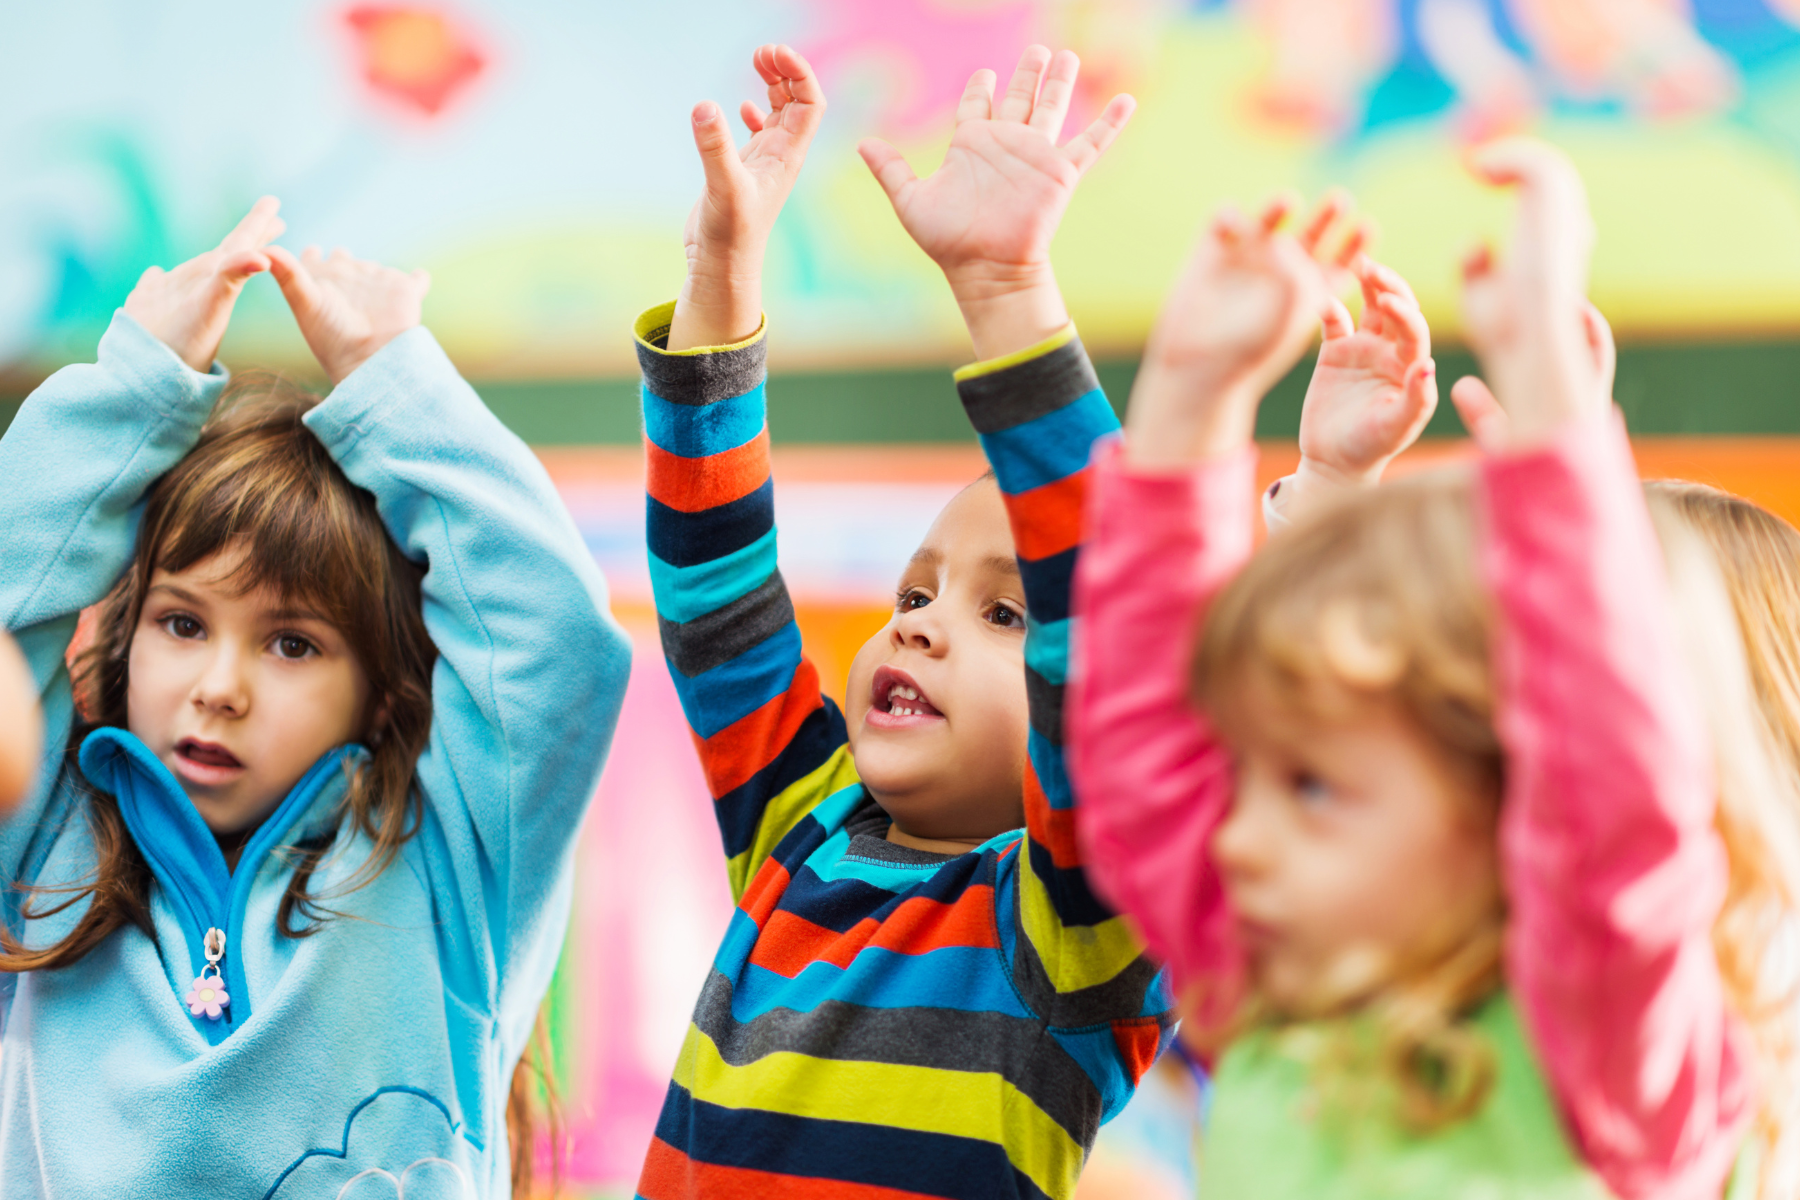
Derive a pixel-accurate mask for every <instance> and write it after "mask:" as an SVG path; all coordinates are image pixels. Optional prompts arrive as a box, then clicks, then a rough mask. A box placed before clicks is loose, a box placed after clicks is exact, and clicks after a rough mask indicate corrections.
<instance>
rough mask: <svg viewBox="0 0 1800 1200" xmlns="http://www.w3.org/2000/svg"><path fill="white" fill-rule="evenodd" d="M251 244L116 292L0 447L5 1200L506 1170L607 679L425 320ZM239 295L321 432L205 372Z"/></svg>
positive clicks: (496, 1186) (498, 454) (558, 554)
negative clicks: (281, 302) (264, 298)
mask: <svg viewBox="0 0 1800 1200" xmlns="http://www.w3.org/2000/svg"><path fill="white" fill-rule="evenodd" d="M281 228H282V226H281V222H280V220H279V218H278V217H277V216H276V215H275V202H274V201H273V200H265V201H263V202H261V203H259V204H258V205H257V207H256V208H255V209H253V210H252V211H251V213H250V215H249V216H248V217H247V218H245V220H244V222H243V223H242V224H240V225H239V226H238V228H237V229H236V230H234V231H233V233H232V234H231V235H230V236H229V237H227V238H226V240H225V241H224V242H223V243H222V244H221V245H220V246H219V248H218V249H216V250H214V251H211V252H209V253H208V254H205V255H202V256H200V257H199V258H197V259H194V260H192V261H191V262H189V263H186V264H184V265H183V266H181V267H179V268H177V269H175V270H174V271H172V272H169V273H167V274H164V273H162V272H160V271H156V270H154V269H153V270H152V271H150V272H147V273H146V274H145V276H144V278H143V280H141V281H140V282H139V284H138V287H137V289H136V290H135V291H134V292H133V293H132V295H131V297H130V298H129V299H128V300H127V301H126V304H125V307H124V309H123V310H122V312H121V313H120V314H119V315H117V316H116V317H115V318H114V319H113V323H112V326H111V328H110V329H108V331H107V333H106V336H105V337H104V338H103V339H102V341H101V343H100V354H99V362H98V364H96V365H92V366H73V367H69V368H66V369H65V370H63V371H60V372H58V373H57V374H56V375H54V376H53V377H51V379H49V380H48V381H47V382H46V383H45V384H44V385H43V386H42V387H41V388H39V389H38V390H37V391H36V392H35V393H33V394H32V396H31V397H30V399H28V400H27V401H26V402H25V404H24V406H23V407H22V408H21V409H20V411H19V414H18V416H17V418H16V419H15V420H14V422H13V424H12V427H11V429H10V430H8V432H7V433H6V436H5V438H4V439H0V481H3V482H0V619H3V620H4V624H5V627H6V628H7V629H8V630H10V631H11V632H12V633H13V635H14V636H15V637H16V638H17V639H18V640H19V643H20V645H21V647H22V648H23V649H24V651H25V654H26V657H27V659H28V661H29V663H30V665H31V668H32V671H33V673H34V675H35V677H36V682H37V685H38V688H39V689H40V696H41V698H42V702H43V708H44V715H45V720H46V730H47V738H46V747H47V749H46V760H45V762H44V764H43V770H42V771H41V773H40V776H39V782H38V785H37V787H36V790H35V793H34V794H32V795H30V796H28V797H27V799H26V801H25V803H24V805H23V806H22V807H21V809H20V810H19V811H18V812H17V813H16V814H14V815H13V816H12V817H11V818H9V819H8V820H6V821H5V823H4V824H0V874H3V875H4V876H5V878H6V879H7V880H8V881H16V882H17V883H19V884H21V885H24V886H23V887H21V888H18V889H15V890H14V893H13V895H12V896H11V897H10V898H9V899H7V900H6V901H5V902H4V903H5V905H6V908H5V911H4V917H5V920H4V929H5V934H4V941H5V945H4V953H0V968H4V970H5V971H6V972H7V973H6V974H5V975H3V976H0V978H3V979H4V981H5V983H4V989H5V990H4V995H0V1011H4V1016H5V1033H4V1043H3V1046H0V1195H4V1196H6V1197H8V1198H9V1200H17V1198H21V1197H30V1196H74V1197H90V1196H102V1195H104V1196H158V1197H161V1196H172V1195H189V1196H199V1195H204V1196H209V1197H215V1196H216V1197H270V1196H279V1197H289V1196H296V1197H297V1196H306V1197H319V1196H322V1197H334V1196H345V1197H352V1198H355V1197H373V1196H385V1197H392V1196H394V1195H396V1194H403V1195H405V1196H406V1197H408V1198H409V1200H419V1198H420V1197H439V1196H446V1197H448V1196H454V1197H459V1198H461V1197H465V1196H480V1197H488V1196H505V1195H508V1194H510V1192H511V1189H512V1179H511V1177H510V1176H511V1170H512V1161H513V1159H514V1158H515V1157H516V1156H517V1155H518V1153H519V1152H520V1151H525V1152H527V1153H529V1151H530V1146H529V1145H523V1146H521V1145H518V1144H516V1143H515V1144H511V1145H509V1137H508V1103H509V1094H510V1091H511V1089H510V1088H509V1081H511V1080H512V1079H513V1076H514V1071H515V1066H516V1064H518V1062H519V1059H520V1055H521V1052H522V1051H523V1049H524V1048H525V1045H526V1042H527V1040H528V1038H529V1036H530V1034H531V1030H532V1027H533V1023H534V1018H535V1016H536V1013H537V1010H538V1005H539V1002H540V1000H541V998H542V996H543V994H544V991H545V989H546V987H547V986H548V984H549V981H550V975H551V971H552V969H553V967H554V965H555V962H556V957H557V953H558V951H559V949H560V947H561V944H562V938H563V933H564V929H565V926H566V923H567V918H568V911H569V896H570V873H571V858H572V855H571V850H572V847H573V844H574V841H575V834H576V830H577V827H578V825H579V823H580V820H581V816H582V812H583V809H584V806H585V805H586V803H587V800H588V797H589V796H590V795H591V793H592V791H593V787H594V784H595V781H596V778H597V776H598V774H599V771H600V766H601V763H602V761H603V760H604V758H605V754H606V749H607V746H608V743H609V741H610V739H611V736H612V731H613V727H614V725H615V723H616V720H617V717H618V713H619V705H620V701H621V698H622V696H623V693H624V688H625V679H626V674H627V667H628V654H629V651H628V645H627V642H626V639H625V637H624V636H623V635H622V634H621V632H620V631H619V629H618V627H617V626H616V625H615V624H614V623H613V621H612V620H611V618H610V617H609V616H608V615H607V609H606V591H605V585H604V582H603V581H602V579H601V577H600V574H599V572H598V571H597V569H596V568H595V566H594V563H593V559H592V558H591V556H590V555H589V554H588V552H587V550H586V549H585V548H584V546H583V544H582V540H581V538H580V536H579V535H578V534H577V532H576V530H575V527H574V525H573V523H572V522H571V521H570V519H569V517H568V515H567V514H566V512H565V511H564V509H563V507H562V505H561V504H560V502H559V501H558V499H557V496H556V493H555V491H554V490H553V489H552V487H551V484H550V480H549V479H548V477H547V476H546V475H545V473H544V471H543V469H542V467H541V466H540V465H539V464H538V462H537V460H536V459H535V458H534V457H533V456H532V455H531V453H530V452H529V451H528V450H527V449H526V448H525V446H524V445H523V444H522V443H520V442H519V440H518V439H517V438H515V437H514V436H513V435H512V434H511V433H509V432H508V431H507V430H506V429H505V428H504V427H502V426H501V424H500V423H499V422H498V421H497V420H495V419H494V417H493V416H492V415H491V414H490V413H489V412H488V411H487V410H486V409H485V408H484V407H483V406H482V404H481V402H480V400H479V399H478V398H477V397H476V395H475V393H474V392H473V391H472V390H471V389H470V388H469V387H468V385H467V384H465V383H464V382H463V381H462V380H461V379H460V378H459V377H458V375H457V373H456V371H455V369H454V368H453V367H452V366H451V364H450V362H449V360H448V359H447V358H445V356H444V354H443V351H442V350H440V349H439V348H438V345H437V343H436V342H435V341H434V340H433V339H432V337H431V335H430V334H429V333H428V332H426V331H425V330H424V329H423V328H419V327H418V320H419V308H420V301H421V299H422V297H423V295H424V292H425V288H426V286H427V281H426V280H425V278H424V277H423V276H422V275H416V276H414V275H406V274H403V273H401V272H398V271H392V270H389V269H387V268H384V267H380V266H377V265H375V264H372V263H363V262H358V261H356V260H354V259H350V258H348V257H347V256H344V255H342V254H341V252H340V253H339V254H336V255H333V256H332V257H331V258H330V259H321V258H319V257H318V256H317V255H316V254H315V253H313V252H311V251H309V252H308V254H307V255H306V256H304V258H300V259H297V258H295V257H294V256H293V255H290V254H288V253H287V252H286V251H285V250H282V249H280V248H279V247H275V246H271V245H269V244H268V243H269V242H270V241H271V240H272V239H273V238H274V237H275V236H277V235H278V234H279V232H280V230H281ZM262 270H271V271H272V272H273V274H274V275H275V277H276V279H277V281H278V282H279V283H280V284H281V286H282V290H283V292H284V293H285V295H286V296H287V298H288V301H289V304H290V306H291V307H292V308H293V310H294V313H295V316H296V318H297V319H298V321H299V324H300V329H301V332H302V333H303V334H304V335H305V337H306V340H307V342H308V344H309V345H310V346H311V347H312V349H313V352H314V353H315V354H316V355H317V356H318V358H319V361H320V363H321V365H322V366H324V368H325V371H326V374H327V375H328V376H330V378H331V380H332V382H333V383H334V385H335V389H334V390H333V391H332V392H331V394H330V395H329V396H328V397H327V398H326V399H325V400H324V401H322V402H317V403H315V402H314V401H313V400H312V399H311V397H307V396H304V395H301V394H298V393H297V392H296V391H295V390H294V389H292V388H284V386H283V385H281V384H280V383H279V381H270V380H264V381H261V382H251V383H249V384H246V383H245V382H244V381H239V382H238V383H237V384H235V385H233V386H232V387H230V388H229V389H228V388H227V382H226V378H225V375H224V373H223V371H222V370H221V369H220V368H219V367H217V366H216V365H215V364H214V363H213V355H214V353H215V352H216V350H217V348H218V344H219V339H220V336H221V335H222V334H223V332H224V328H225V324H226V322H227V320H228V319H229V317H230V312H231V307H232V304H233V302H234V301H235V298H236V296H237V293H238V291H239V289H241V287H242V286H243V284H244V282H245V280H246V279H248V278H249V277H250V276H251V275H254V274H256V273H257V272H259V271H262ZM222 393H225V395H224V400H223V402H222V403H221V402H220V401H221V394H222ZM215 405H217V411H216V412H215ZM96 604H98V608H97V609H96V610H95V616H94V621H93V625H92V633H91V635H87V634H84V635H83V639H82V640H84V641H86V640H88V639H89V637H91V644H90V645H89V648H88V649H87V650H86V651H85V652H84V653H82V654H80V655H78V656H76V657H74V658H73V660H72V661H73V663H74V670H73V674H71V670H70V669H69V667H68V666H67V665H65V664H66V663H67V662H69V661H71V659H70V657H69V646H70V643H71V640H72V639H74V638H75V637H76V630H77V617H78V614H80V613H81V611H82V610H83V609H84V608H87V607H88V606H90V605H96Z"/></svg>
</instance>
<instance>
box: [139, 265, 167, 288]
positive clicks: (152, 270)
mask: <svg viewBox="0 0 1800 1200" xmlns="http://www.w3.org/2000/svg"><path fill="white" fill-rule="evenodd" d="M163 274H164V272H163V269H162V268H161V267H145V268H144V273H143V274H142V275H139V276H138V280H137V286H138V287H143V286H144V285H145V284H149V283H154V282H155V281H156V280H158V279H161V278H162V277H163Z"/></svg>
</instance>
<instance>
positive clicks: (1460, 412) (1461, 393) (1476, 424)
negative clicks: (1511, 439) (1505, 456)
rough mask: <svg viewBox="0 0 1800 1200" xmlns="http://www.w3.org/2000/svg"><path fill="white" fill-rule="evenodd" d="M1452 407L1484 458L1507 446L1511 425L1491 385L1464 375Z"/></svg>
mask: <svg viewBox="0 0 1800 1200" xmlns="http://www.w3.org/2000/svg"><path fill="white" fill-rule="evenodd" d="M1450 403H1452V404H1454V405H1456V415H1457V416H1459V417H1461V418H1462V423H1463V425H1464V427H1465V428H1467V429H1468V431H1469V436H1470V437H1471V438H1473V439H1475V444H1476V445H1477V446H1479V447H1481V450H1482V453H1484V454H1495V453H1498V452H1499V451H1500V450H1502V449H1504V448H1505V446H1506V439H1507V433H1508V431H1509V429H1510V426H1511V421H1510V419H1509V418H1508V417H1507V415H1506V410H1505V409H1504V408H1501V407H1500V402H1499V401H1498V400H1496V399H1494V393H1493V392H1492V391H1490V390H1489V389H1488V385H1487V384H1486V383H1484V382H1483V381H1482V380H1481V379H1479V378H1477V377H1476V376H1474V375H1465V376H1463V377H1462V378H1461V379H1459V380H1457V381H1456V384H1455V386H1453V387H1452V388H1451V389H1450Z"/></svg>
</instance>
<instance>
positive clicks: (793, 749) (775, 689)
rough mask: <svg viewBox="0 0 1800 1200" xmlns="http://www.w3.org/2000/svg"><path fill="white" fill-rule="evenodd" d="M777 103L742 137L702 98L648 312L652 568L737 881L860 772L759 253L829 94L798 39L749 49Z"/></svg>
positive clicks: (735, 884)
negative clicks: (792, 549) (806, 611)
mask: <svg viewBox="0 0 1800 1200" xmlns="http://www.w3.org/2000/svg"><path fill="white" fill-rule="evenodd" d="M755 62H756V69H757V71H758V73H759V74H761V76H762V78H763V81H764V82H765V83H766V84H767V85H768V89H769V105H770V111H769V112H768V113H766V114H765V113H764V112H763V111H762V110H761V109H759V108H757V107H756V106H755V105H753V104H749V103H746V104H745V105H744V106H743V114H742V115H743V118H744V122H745V124H746V125H747V126H748V127H749V128H750V130H751V132H752V136H751V138H750V141H749V142H748V143H747V144H746V145H745V146H744V147H743V148H742V150H739V149H738V147H736V146H735V145H734V144H733V142H732V139H731V135H730V132H729V130H728V129H727V127H726V124H725V120H724V117H723V115H722V114H721V113H720V111H719V109H718V106H717V105H715V104H712V103H711V102H706V103H702V104H700V105H697V106H696V107H695V109H694V141H695V144H696V146H697V147H698V149H699V151H700V157H701V163H702V165H703V167H704V169H705V173H706V185H705V189H704V191H703V192H702V194H701V197H700V199H699V201H698V202H697V203H696V204H695V205H694V211H693V214H692V216H690V218H689V220H688V226H687V234H686V241H687V251H688V276H687V282H686V283H685V284H684V285H683V287H682V290H681V296H680V298H679V299H677V300H676V301H675V302H674V303H673V304H664V305H660V306H658V307H656V308H653V309H651V310H650V311H649V312H646V313H645V314H644V315H643V316H641V317H639V318H638V323H637V330H636V333H637V353H638V363H639V365H640V366H641V368H642V369H643V375H644V386H643V406H644V441H645V447H644V449H645V454H646V456H647V458H648V463H647V471H646V479H647V484H646V486H647V488H648V491H649V496H648V497H647V499H646V508H647V513H646V520H647V524H648V536H649V544H650V546H649V548H650V580H651V584H652V587H653V589H654V592H655V597H656V612H657V623H658V625H659V626H660V627H661V632H662V644H663V653H664V655H665V656H666V657H667V659H668V663H669V673H670V675H671V676H672V677H673V679H674V681H675V688H676V691H677V693H678V694H679V695H680V697H681V704H682V709H683V711H684V712H685V713H686V714H687V720H688V725H689V727H690V728H691V729H692V730H693V733H694V736H695V739H696V740H697V741H698V742H699V746H700V762H701V766H702V768H703V770H704V771H705V774H706V779H707V786H708V788H709V790H710V791H711V792H712V796H713V803H714V814H715V816H716V817H717V819H718V822H719V828H720V835H721V837H722V839H723V841H724V844H725V855H726V859H727V869H728V871H729V874H730V878H731V888H732V895H733V896H734V897H741V896H742V895H743V893H744V890H745V889H746V888H747V887H748V886H749V884H750V881H751V879H752V878H753V877H754V876H755V875H756V872H757V871H758V870H759V869H760V868H761V867H762V865H763V863H764V862H766V861H767V860H768V859H769V856H770V853H771V852H772V851H773V850H774V848H775V846H776V845H777V844H778V843H779V842H780V841H781V839H782V838H783V837H784V836H786V834H787V833H788V831H789V830H790V829H792V828H793V826H794V825H795V823H796V822H798V821H799V820H800V818H801V817H803V816H804V815H805V814H806V813H807V812H808V811H809V810H810V809H811V808H812V807H813V806H814V804H816V803H817V802H818V801H819V800H820V799H822V798H823V797H825V796H827V795H829V794H831V793H832V792H834V791H836V790H838V789H839V788H840V787H843V786H845V785H847V784H849V783H852V782H854V781H855V777H856V776H855V769H854V767H853V766H852V764H851V762H850V755H849V751H848V746H847V738H846V734H845V729H844V718H843V715H842V713H840V712H839V710H838V706H837V705H836V704H834V703H833V702H832V701H831V700H829V699H828V698H826V697H825V696H823V695H822V694H821V692H820V690H819V677H818V672H817V671H816V670H815V669H814V668H813V665H812V664H811V663H810V662H808V661H807V660H806V659H805V658H804V656H803V655H802V654H801V649H800V630H799V627H798V626H797V625H796V624H795V623H794V609H793V604H792V602H791V601H790V600H789V597H788V592H787V586H786V584H784V583H783V582H782V579H781V573H780V572H779V571H778V570H777V569H776V559H775V506H774V482H773V480H772V479H771V477H770V472H769V434H768V427H767V413H766V408H765V404H764V393H763V383H764V377H765V374H766V371H765V366H764V349H765V342H764V329H763V319H762V259H763V251H764V248H765V247H766V246H767V244H768V238H769V234H770V232H771V230H772V229H773V228H774V224H775V219H776V217H777V216H779V215H780V212H781V206H782V203H783V202H784V201H785V200H786V199H787V194H788V192H789V191H790V190H791V189H792V187H793V184H794V180H795V178H796V177H797V175H798V173H799V170H800V166H801V163H802V162H803V160H804V158H805V155H806V148H807V146H808V144H809V143H810V142H811V140H812V136H813V134H814V132H815V131H816V130H817V129H818V125H819V121H820V119H821V118H822V116H823V114H824V108H825V99H824V94H823V93H822V92H821V91H820V88H819V82H818V79H817V78H816V77H815V76H814V74H813V71H812V68H811V67H810V66H809V65H807V62H806V60H805V59H803V58H801V57H800V55H798V54H797V53H795V52H794V51H793V50H792V49H791V48H789V47H787V46H763V47H761V48H760V49H758V50H757V51H756V56H755Z"/></svg>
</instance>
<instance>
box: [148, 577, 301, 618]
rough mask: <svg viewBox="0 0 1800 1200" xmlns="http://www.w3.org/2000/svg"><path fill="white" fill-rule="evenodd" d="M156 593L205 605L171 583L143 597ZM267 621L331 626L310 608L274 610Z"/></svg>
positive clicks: (188, 602) (156, 586)
mask: <svg viewBox="0 0 1800 1200" xmlns="http://www.w3.org/2000/svg"><path fill="white" fill-rule="evenodd" d="M157 592H167V593H168V594H169V595H171V596H173V597H175V599H177V600H180V601H181V602H183V603H184V604H193V605H202V604H205V603H206V601H205V600H203V599H202V598H200V597H199V596H196V595H195V594H194V593H192V592H190V591H188V590H187V589H186V588H184V587H181V586H179V585H177V584H173V583H157V584H152V585H151V587H150V589H149V590H148V591H146V592H145V593H144V595H145V596H146V597H149V596H152V595H155V594H156V593H157ZM268 619H269V620H271V621H319V622H322V623H323V624H326V625H330V624H331V618H329V617H327V616H325V615H324V614H323V613H320V612H317V611H315V610H313V609H310V608H294V607H291V606H290V607H287V608H278V609H276V610H275V611H274V612H272V613H269V614H268Z"/></svg>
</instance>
